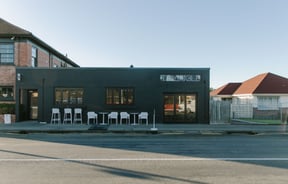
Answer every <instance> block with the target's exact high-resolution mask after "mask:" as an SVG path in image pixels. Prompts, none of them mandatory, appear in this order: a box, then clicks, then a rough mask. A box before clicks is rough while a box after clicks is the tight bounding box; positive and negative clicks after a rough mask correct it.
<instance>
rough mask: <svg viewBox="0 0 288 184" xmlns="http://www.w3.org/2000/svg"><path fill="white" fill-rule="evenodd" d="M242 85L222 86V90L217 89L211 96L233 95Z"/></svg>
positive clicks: (229, 84) (230, 84)
mask: <svg viewBox="0 0 288 184" xmlns="http://www.w3.org/2000/svg"><path fill="white" fill-rule="evenodd" d="M240 85H241V83H239V82H238V83H228V84H225V85H224V86H221V87H220V88H217V89H215V90H213V91H211V92H210V96H216V95H232V94H233V93H234V92H235V91H236V90H237V89H238V87H239V86H240Z"/></svg>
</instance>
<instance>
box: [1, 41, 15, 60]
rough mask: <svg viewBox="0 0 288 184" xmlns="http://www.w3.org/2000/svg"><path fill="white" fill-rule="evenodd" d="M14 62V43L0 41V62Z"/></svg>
mask: <svg viewBox="0 0 288 184" xmlns="http://www.w3.org/2000/svg"><path fill="white" fill-rule="evenodd" d="M12 63H14V44H13V43H0V64H12Z"/></svg>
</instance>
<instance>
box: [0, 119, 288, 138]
mask: <svg viewBox="0 0 288 184" xmlns="http://www.w3.org/2000/svg"><path fill="white" fill-rule="evenodd" d="M151 128H152V125H151V124H149V125H148V126H146V125H115V124H112V125H91V124H90V125H87V124H45V123H39V122H35V121H34V122H17V123H12V124H3V123H1V124H0V132H2V133H23V134H24V133H107V132H110V133H190V134H202V135H203V134H234V133H242V134H263V133H273V134H286V133H287V129H288V128H287V125H286V124H283V125H262V124H249V123H236V124H233V123H232V124H156V128H157V131H156V132H155V131H152V130H151Z"/></svg>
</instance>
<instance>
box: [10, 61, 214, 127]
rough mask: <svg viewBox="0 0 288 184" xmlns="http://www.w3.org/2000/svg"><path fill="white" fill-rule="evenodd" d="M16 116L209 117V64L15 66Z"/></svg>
mask: <svg viewBox="0 0 288 184" xmlns="http://www.w3.org/2000/svg"><path fill="white" fill-rule="evenodd" d="M16 73H17V74H16V117H17V121H24V120H37V121H45V122H49V121H50V116H51V109H52V108H55V107H57V108H59V109H60V110H61V111H62V112H63V109H64V108H66V107H69V108H81V109H83V117H84V118H85V114H86V112H88V111H94V112H96V113H97V112H103V111H105V112H110V111H117V112H122V111H125V112H128V113H134V112H143V111H145V112H148V113H149V114H150V116H149V122H151V121H152V114H153V113H154V111H155V120H156V122H159V123H208V122H209V68H133V67H132V68H69V69H68V68H66V69H61V68H60V69H59V68H55V69H45V68H17V69H16Z"/></svg>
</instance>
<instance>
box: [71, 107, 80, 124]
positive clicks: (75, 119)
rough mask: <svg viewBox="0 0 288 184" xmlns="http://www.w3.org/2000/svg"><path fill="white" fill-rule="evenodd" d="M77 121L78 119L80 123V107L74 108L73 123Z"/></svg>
mask: <svg viewBox="0 0 288 184" xmlns="http://www.w3.org/2000/svg"><path fill="white" fill-rule="evenodd" d="M78 121H80V123H81V124H82V109H81V108H75V109H74V118H73V123H77V122H78Z"/></svg>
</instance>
